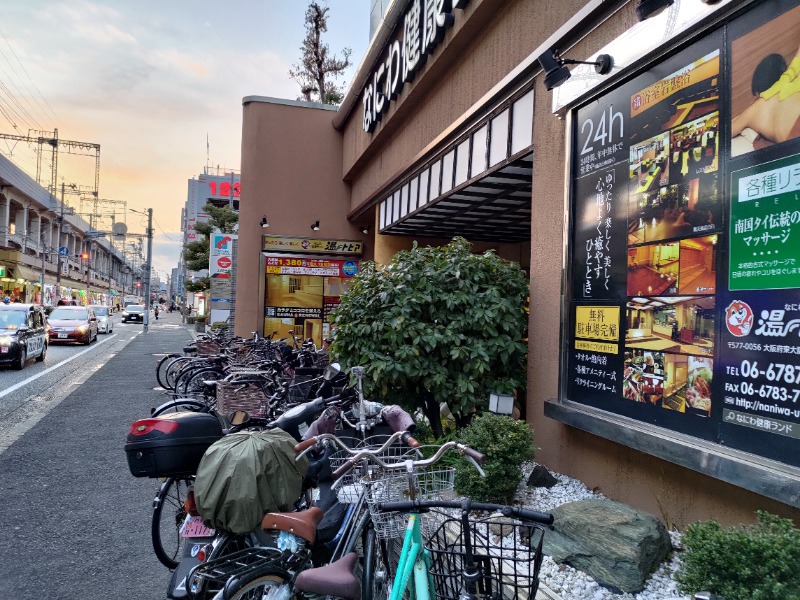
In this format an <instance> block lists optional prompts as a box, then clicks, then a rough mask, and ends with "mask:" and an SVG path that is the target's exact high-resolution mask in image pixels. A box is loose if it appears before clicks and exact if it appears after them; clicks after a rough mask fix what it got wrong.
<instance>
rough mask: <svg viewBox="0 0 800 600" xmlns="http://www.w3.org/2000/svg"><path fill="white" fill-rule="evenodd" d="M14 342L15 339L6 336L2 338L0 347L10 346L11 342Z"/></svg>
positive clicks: (0, 338)
mask: <svg viewBox="0 0 800 600" xmlns="http://www.w3.org/2000/svg"><path fill="white" fill-rule="evenodd" d="M13 341H14V340H13V339H11V338H10V337H8V336H7V335H4V336H2V337H0V346H10V345H11V342H13Z"/></svg>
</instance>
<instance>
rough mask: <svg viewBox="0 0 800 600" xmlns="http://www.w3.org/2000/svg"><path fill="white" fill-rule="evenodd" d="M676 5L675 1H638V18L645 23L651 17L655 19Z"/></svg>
mask: <svg viewBox="0 0 800 600" xmlns="http://www.w3.org/2000/svg"><path fill="white" fill-rule="evenodd" d="M674 3H675V0H636V18H637V19H639V20H640V21H644V20H645V19H649V18H650V17H655V16H656V15H657V14H659V13H660V12H662V11H663V10H664V9H665V8H669V7H670V6H672V5H673V4H674Z"/></svg>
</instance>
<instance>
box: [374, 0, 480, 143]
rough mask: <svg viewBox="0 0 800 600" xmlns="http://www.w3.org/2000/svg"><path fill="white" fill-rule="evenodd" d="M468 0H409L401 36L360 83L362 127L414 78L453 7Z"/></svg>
mask: <svg viewBox="0 0 800 600" xmlns="http://www.w3.org/2000/svg"><path fill="white" fill-rule="evenodd" d="M468 2H469V0H412V2H410V3H409V5H408V9H407V10H406V14H405V15H404V17H403V20H402V22H401V24H400V25H401V31H402V37H401V39H399V40H394V41H393V42H391V43H390V44H389V47H388V48H387V49H386V53H385V55H384V58H383V60H382V61H381V62H380V63H378V66H377V67H375V70H374V71H373V72H372V75H371V76H370V78H369V79H368V80H367V81H368V83H367V85H366V86H364V92H363V98H362V103H363V105H364V131H366V132H367V133H369V132H371V131H372V130H374V129H375V125H377V123H378V121H380V120H381V118H382V117H383V114H384V113H385V112H386V111H387V110H388V108H389V101H390V100H393V99H394V98H397V96H399V95H400V92H401V91H402V90H403V85H404V84H405V82H407V81H411V80H413V79H414V75H415V74H416V72H417V70H418V69H419V68H420V67H421V66H422V65H423V64H425V60H426V59H427V57H428V55H429V54H431V53H432V52H433V50H434V49H435V48H436V46H437V45H438V44H439V42H441V41H442V39H443V38H444V32H445V30H446V29H447V28H448V27H450V26H452V25H453V23H454V22H455V17H454V16H453V12H452V11H453V10H455V9H456V8H464V7H466V5H467V4H468Z"/></svg>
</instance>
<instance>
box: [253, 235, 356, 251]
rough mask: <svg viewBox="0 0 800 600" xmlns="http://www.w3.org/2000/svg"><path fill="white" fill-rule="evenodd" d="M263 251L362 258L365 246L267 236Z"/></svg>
mask: <svg viewBox="0 0 800 600" xmlns="http://www.w3.org/2000/svg"><path fill="white" fill-rule="evenodd" d="M261 249H262V250H263V251H264V252H292V253H301V254H306V253H308V254H312V253H313V254H352V255H357V256H361V254H363V252H364V244H363V243H362V242H359V241H354V240H314V239H309V238H293V237H281V236H278V235H265V236H263V238H262V241H261Z"/></svg>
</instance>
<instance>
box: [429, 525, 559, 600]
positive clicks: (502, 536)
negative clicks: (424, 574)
mask: <svg viewBox="0 0 800 600" xmlns="http://www.w3.org/2000/svg"><path fill="white" fill-rule="evenodd" d="M469 525H470V536H471V540H472V552H473V555H474V557H475V562H476V563H477V564H478V566H479V567H480V569H481V578H480V579H479V580H478V582H477V586H478V596H479V597H480V598H492V599H498V600H499V599H502V600H516V599H519V600H528V599H529V598H534V597H535V596H536V591H537V590H538V588H539V569H540V567H541V565H542V541H543V540H544V532H543V530H542V529H541V528H539V527H537V526H535V525H526V524H521V523H520V522H519V521H515V520H513V519H507V518H504V517H491V518H489V519H487V520H477V521H470V524H469ZM463 533H464V532H463V529H462V524H461V520H460V519H458V518H447V519H445V520H444V521H443V522H442V524H441V525H440V526H439V527H438V528H437V529H436V531H435V532H434V533H433V534H432V535H431V536H430V538H429V539H428V541H427V542H426V544H425V547H426V548H427V549H428V551H429V553H430V556H431V575H432V576H433V584H434V589H435V591H436V598H437V600H459V598H460V596H461V590H462V587H463V580H462V577H461V573H462V571H463V569H464V566H463V561H464V551H465V548H464V535H463Z"/></svg>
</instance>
